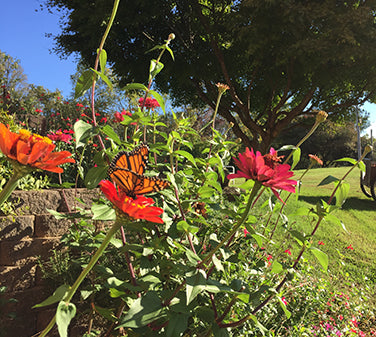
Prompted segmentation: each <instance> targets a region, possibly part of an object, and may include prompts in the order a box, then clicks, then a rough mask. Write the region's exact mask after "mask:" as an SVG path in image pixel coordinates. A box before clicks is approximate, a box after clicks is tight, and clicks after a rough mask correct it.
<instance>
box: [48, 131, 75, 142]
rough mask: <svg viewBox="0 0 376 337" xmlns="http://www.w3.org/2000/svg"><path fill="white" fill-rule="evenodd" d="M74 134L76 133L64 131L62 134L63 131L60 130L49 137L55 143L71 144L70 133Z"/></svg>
mask: <svg viewBox="0 0 376 337" xmlns="http://www.w3.org/2000/svg"><path fill="white" fill-rule="evenodd" d="M72 132H74V131H72V130H64V131H63V132H62V131H61V129H59V130H57V131H56V132H53V133H50V134H48V135H47V137H48V138H50V139H51V140H52V141H54V142H64V143H67V144H70V141H71V139H72V136H71V135H70V133H72Z"/></svg>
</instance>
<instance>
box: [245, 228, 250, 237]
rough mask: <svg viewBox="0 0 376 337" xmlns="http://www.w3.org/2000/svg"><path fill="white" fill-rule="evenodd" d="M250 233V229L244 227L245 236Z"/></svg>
mask: <svg viewBox="0 0 376 337" xmlns="http://www.w3.org/2000/svg"><path fill="white" fill-rule="evenodd" d="M248 234H250V233H249V232H248V229H247V228H244V236H247V235H248Z"/></svg>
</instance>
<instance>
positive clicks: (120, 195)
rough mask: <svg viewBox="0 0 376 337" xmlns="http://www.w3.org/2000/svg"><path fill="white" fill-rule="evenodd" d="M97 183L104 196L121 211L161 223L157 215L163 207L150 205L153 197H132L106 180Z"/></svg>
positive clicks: (161, 211)
mask: <svg viewBox="0 0 376 337" xmlns="http://www.w3.org/2000/svg"><path fill="white" fill-rule="evenodd" d="M99 185H100V188H101V191H102V192H103V193H104V195H105V196H106V198H107V199H108V200H110V201H111V202H112V203H113V205H114V206H116V208H117V209H118V210H120V211H121V212H122V213H125V214H127V215H129V216H130V217H131V218H133V219H143V220H147V221H150V222H155V223H163V220H162V219H161V218H160V217H159V216H160V215H161V214H162V213H163V209H162V208H159V207H155V206H151V205H153V204H154V200H153V199H151V198H146V197H144V196H138V197H137V198H135V199H133V198H131V197H129V196H128V195H126V194H125V192H124V191H123V190H122V189H117V188H116V187H115V185H114V184H113V183H112V182H111V181H108V180H102V181H101V183H100V184H99Z"/></svg>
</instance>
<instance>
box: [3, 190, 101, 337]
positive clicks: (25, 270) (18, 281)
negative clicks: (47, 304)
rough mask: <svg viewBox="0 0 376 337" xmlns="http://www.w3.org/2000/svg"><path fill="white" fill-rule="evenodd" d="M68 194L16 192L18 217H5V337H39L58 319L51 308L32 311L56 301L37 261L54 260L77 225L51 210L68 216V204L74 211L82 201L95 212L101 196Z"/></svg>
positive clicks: (79, 192)
mask: <svg viewBox="0 0 376 337" xmlns="http://www.w3.org/2000/svg"><path fill="white" fill-rule="evenodd" d="M64 191H65V192H64V193H65V196H66V197H64V195H63V193H62V192H61V191H58V190H41V191H15V192H13V193H12V195H11V197H10V199H9V200H10V201H11V202H12V205H13V206H14V207H15V215H13V216H0V287H4V286H5V287H6V292H5V294H1V293H0V337H28V336H33V335H34V334H36V333H37V332H38V331H40V330H42V329H43V328H45V326H46V325H47V323H48V321H49V319H50V318H51V317H52V316H53V314H54V310H55V309H51V308H38V309H32V306H33V305H35V304H37V303H40V302H41V301H43V300H44V299H46V298H47V297H48V296H49V295H51V294H48V293H46V291H45V287H46V285H45V284H44V282H43V280H42V278H41V275H40V271H39V270H38V267H37V259H38V257H40V258H41V259H42V260H45V259H47V258H48V257H49V256H51V249H54V248H58V247H59V240H60V237H61V235H63V234H64V233H65V232H66V231H67V229H68V228H69V226H70V225H71V223H70V221H68V220H57V219H55V217H54V216H53V215H51V214H50V213H48V211H47V209H52V210H55V211H59V212H67V211H68V207H67V206H66V202H65V200H67V203H68V205H69V209H70V210H72V209H73V208H74V207H75V205H77V204H78V203H77V201H76V198H79V199H82V200H83V201H84V203H85V204H86V205H87V207H90V205H91V200H92V199H93V198H94V197H97V196H98V194H99V193H100V191H99V190H91V191H88V190H86V189H78V190H64ZM78 206H79V207H81V208H82V207H84V206H83V205H82V204H81V203H80V204H79V205H78ZM9 300H11V301H10V302H9ZM4 301H5V302H6V303H5V304H3V302H4ZM9 315H11V316H9Z"/></svg>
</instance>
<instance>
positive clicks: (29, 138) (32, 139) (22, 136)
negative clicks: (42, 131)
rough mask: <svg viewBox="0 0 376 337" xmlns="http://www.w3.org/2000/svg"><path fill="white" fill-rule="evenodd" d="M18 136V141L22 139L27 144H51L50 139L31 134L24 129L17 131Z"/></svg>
mask: <svg viewBox="0 0 376 337" xmlns="http://www.w3.org/2000/svg"><path fill="white" fill-rule="evenodd" d="M18 134H19V135H20V139H22V140H24V141H28V142H31V143H37V142H44V143H47V144H52V140H51V139H50V138H48V137H43V136H40V135H38V134H36V133H34V134H31V132H30V131H28V130H25V129H21V130H19V131H18Z"/></svg>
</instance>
